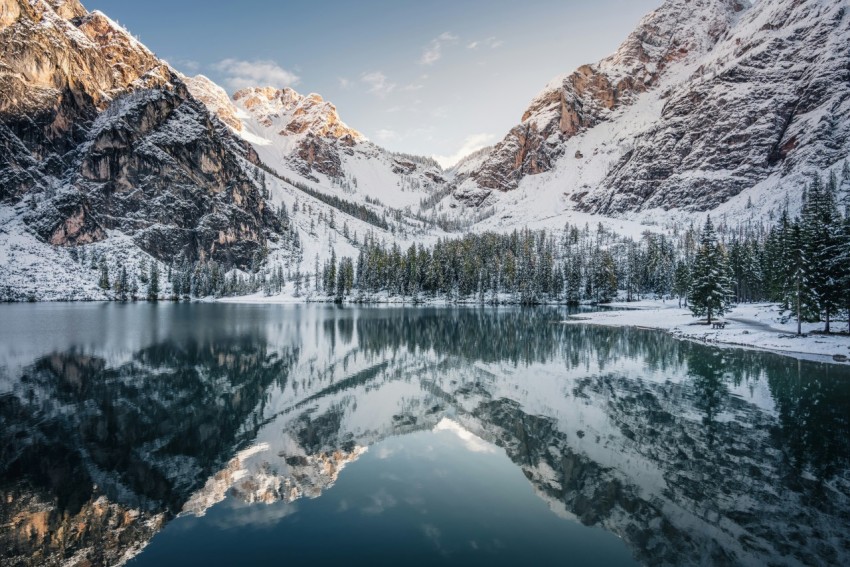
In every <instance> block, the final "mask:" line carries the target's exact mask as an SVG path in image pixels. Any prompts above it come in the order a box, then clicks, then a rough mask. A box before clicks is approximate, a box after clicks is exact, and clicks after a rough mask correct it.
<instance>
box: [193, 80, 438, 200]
mask: <svg viewBox="0 0 850 567" xmlns="http://www.w3.org/2000/svg"><path fill="white" fill-rule="evenodd" d="M184 80H185V81H186V84H187V86H188V87H189V90H190V91H191V92H192V93H193V94H194V95H195V97H196V98H198V99H199V100H202V101H203V102H204V103H205V104H206V105H207V107H208V108H209V110H210V111H211V112H214V113H215V114H217V115H218V116H219V118H221V119H222V121H224V122H225V123H226V124H227V125H228V126H230V127H231V128H232V129H233V130H234V132H235V133H236V134H237V135H239V136H240V137H242V138H243V139H244V140H246V141H248V142H250V143H251V144H252V145H253V147H254V149H255V150H256V151H257V153H258V155H259V156H260V158H261V159H262V160H263V161H264V162H265V163H267V164H268V165H270V166H271V167H273V168H275V169H276V170H278V171H280V172H282V173H287V172H289V173H290V174H294V175H297V176H299V177H301V178H302V179H303V180H305V181H307V182H312V183H314V184H318V187H317V188H319V189H320V190H324V191H328V190H331V191H333V192H340V190H342V192H343V193H346V194H348V197H347V198H351V199H355V200H361V201H362V200H365V198H366V197H369V198H370V199H378V200H379V201H380V202H382V203H384V204H386V205H389V206H392V207H395V208H404V207H408V206H409V207H417V206H418V204H419V201H420V199H422V198H424V197H427V196H428V195H429V194H430V193H431V192H433V191H434V190H436V189H438V188H439V187H441V186H442V185H443V184H444V183H445V174H444V172H443V171H442V169H441V168H440V166H439V165H438V164H437V163H436V162H435V161H434V160H432V159H429V158H422V157H419V156H406V155H402V154H395V153H392V152H389V151H387V150H385V149H383V148H381V147H380V146H377V145H375V144H373V143H372V142H370V141H369V140H368V139H367V138H366V137H365V136H364V135H363V134H361V133H360V132H358V131H357V130H355V129H353V128H351V127H349V126H348V125H347V124H345V123H344V122H343V121H342V120H341V119H340V117H339V114H338V113H337V109H336V106H334V105H333V104H332V103H331V102H329V101H326V100H324V99H323V98H322V97H321V96H320V95H318V94H315V93H313V94H309V95H302V94H299V93H298V92H296V91H295V90H293V89H291V88H288V87H285V88H282V89H277V88H273V87H252V88H247V89H242V90H239V91H237V92H236V93H234V95H233V97H232V100H229V99H227V95H226V93H225V92H224V90H223V89H221V88H220V87H218V86H217V85H215V84H214V83H212V81H210V80H209V79H208V78H206V77H204V76H201V75H199V76H196V77H191V78H184Z"/></svg>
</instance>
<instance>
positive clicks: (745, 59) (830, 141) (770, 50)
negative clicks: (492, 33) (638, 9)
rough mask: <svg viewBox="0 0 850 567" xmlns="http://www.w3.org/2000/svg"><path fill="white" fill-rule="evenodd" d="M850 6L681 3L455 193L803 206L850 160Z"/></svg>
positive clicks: (528, 122)
mask: <svg viewBox="0 0 850 567" xmlns="http://www.w3.org/2000/svg"><path fill="white" fill-rule="evenodd" d="M848 7H850V3H848V2H847V0H804V1H796V0H760V1H759V2H755V3H753V4H752V5H750V4H749V3H748V2H746V1H745V0H695V1H690V0H667V1H666V2H664V4H663V5H662V6H661V7H660V8H659V9H657V10H656V11H654V12H652V13H651V14H649V15H648V16H646V17H645V18H644V19H643V20H642V21H641V23H640V24H639V25H638V27H637V29H636V30H635V31H634V32H633V33H632V34H631V35H630V36H629V37H628V38H627V39H626V41H625V42H624V43H623V44H622V45H621V46H620V48H619V49H618V50H617V51H616V52H615V53H614V54H613V55H611V56H610V57H607V58H605V59H603V60H602V61H600V62H598V63H596V64H592V65H585V66H583V67H580V68H579V69H578V70H576V71H575V72H574V73H572V74H570V75H567V76H565V77H559V78H557V79H555V80H554V81H552V82H551V83H550V85H549V86H547V87H546V88H545V89H544V90H543V91H542V92H541V93H540V94H539V95H538V96H537V97H536V98H535V99H534V100H533V101H532V103H531V104H530V106H529V108H528V109H527V110H526V111H525V113H524V114H523V117H522V122H521V124H520V125H518V126H516V127H515V128H513V129H512V130H511V131H510V132H509V133H508V135H507V136H506V137H505V138H504V140H502V142H500V143H499V144H497V145H496V146H495V147H494V149H493V150H492V152H491V153H490V155H489V157H488V158H487V159H486V160H485V161H484V163H483V164H482V165H481V166H480V167H479V168H478V169H477V170H476V171H474V172H473V173H472V174H471V175H470V177H469V178H467V179H466V180H464V181H463V182H462V183H460V184H459V186H458V188H457V189H456V191H455V192H454V197H455V199H456V200H459V201H461V202H463V203H465V204H467V205H470V206H481V205H485V206H490V205H496V206H497V210H500V211H501V210H510V211H511V212H512V213H513V214H514V215H517V214H519V215H522V211H523V210H524V209H525V208H527V207H532V208H533V207H534V202H535V201H536V202H540V201H545V202H546V203H547V207H546V210H547V211H550V212H549V214H551V211H553V210H555V211H559V212H562V213H567V212H569V211H572V210H581V211H586V212H592V213H601V214H604V215H622V216H625V215H629V216H632V217H633V213H635V212H638V213H640V215H639V216H649V215H650V213H651V211H652V210H670V209H678V210H683V211H708V210H712V209H718V208H719V209H720V210H721V211H724V212H730V213H732V214H734V213H735V212H737V211H740V209H742V208H743V207H742V206H741V205H743V204H744V203H745V202H746V200H747V199H748V198H749V199H750V200H752V202H753V203H754V204H755V205H756V206H757V208H759V209H760V210H762V211H767V210H769V209H770V208H771V207H775V206H776V205H777V204H778V203H781V202H782V201H784V199H785V198H786V194H788V193H790V200H791V203H792V206H793V205H795V204H796V203H797V202H798V201H799V193H800V191H799V189H800V185H801V183H800V181H801V179H802V178H803V176H804V174H807V173H810V172H812V171H821V172H823V171H824V170H826V169H828V168H831V167H839V166H840V165H841V163H842V161H843V160H844V159H846V158H847V156H848V154H850V80H848V79H850V70H848V69H850V52H848V50H847V49H846V45H848V43H850V12H849V11H848ZM514 191H520V192H523V191H525V192H526V193H527V197H526V198H524V199H523V200H522V202H517V201H516V200H515V199H510V198H508V197H507V195H505V193H510V192H514ZM506 200H507V203H509V204H503V205H501V206H500V203H505V201H506ZM526 216H527V217H530V218H534V217H536V216H538V215H537V213H535V212H534V211H532V210H529V211H528V214H527V215H526Z"/></svg>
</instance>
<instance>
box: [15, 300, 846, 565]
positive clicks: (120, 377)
mask: <svg viewBox="0 0 850 567" xmlns="http://www.w3.org/2000/svg"><path fill="white" fill-rule="evenodd" d="M192 307H193V309H189V310H174V311H173V312H170V311H167V310H164V311H162V312H160V313H159V314H158V315H157V318H156V322H155V324H156V325H157V340H154V341H153V342H151V341H147V343H146V344H140V345H139V347H138V348H135V349H131V352H130V353H129V354H128V355H126V356H123V357H120V359H119V360H113V358H114V357H111V356H110V353H100V352H99V351H98V348H96V347H95V348H88V349H83V348H80V347H78V346H73V347H69V348H68V349H65V350H54V351H51V352H46V353H43V354H41V355H40V356H38V357H37V358H36V359H35V360H33V361H32V362H31V363H29V364H26V365H25V367H24V370H23V371H22V372H21V374H20V375H18V376H13V377H9V379H8V380H7V381H6V382H8V384H9V385H10V386H9V387H8V388H7V390H8V391H7V392H6V393H5V394H3V395H0V425H1V426H2V427H0V438H2V448H0V451H2V453H0V457H2V459H0V463H2V464H0V467H2V468H0V474H2V477H0V490H2V502H0V521H2V525H3V528H2V532H0V547H2V549H3V551H2V554H3V555H2V562H3V563H13V564H15V563H20V564H33V565H35V564H43V563H51V562H54V563H58V562H61V561H63V560H66V559H69V558H78V559H79V558H86V559H87V560H89V561H91V562H93V563H115V562H118V561H121V560H122V558H126V557H128V556H130V555H132V554H133V553H135V552H136V551H137V550H138V548H139V547H140V546H141V545H143V544H144V543H145V542H146V541H148V540H149V539H150V538H151V537H152V536H153V534H154V533H156V532H157V531H158V530H160V529H161V528H162V526H163V525H164V524H165V523H166V522H168V521H169V520H170V519H171V518H172V517H174V515H176V514H177V513H179V512H180V511H181V510H183V508H184V506H185V505H186V503H187V501H189V500H190V499H193V503H194V502H197V501H200V500H198V494H199V493H203V490H204V487H206V486H209V485H210V482H211V479H213V478H219V479H224V480H222V482H223V483H225V484H224V486H225V488H227V486H229V485H227V484H226V482H225V481H226V480H227V479H226V477H227V475H226V474H224V476H222V474H223V472H222V471H227V470H228V466H230V465H228V463H230V462H232V460H233V458H234V454H235V453H236V452H237V451H238V450H240V449H243V448H245V447H246V446H248V445H250V444H251V443H252V442H253V441H254V439H255V438H256V437H257V436H258V433H259V432H261V431H264V430H269V431H272V432H278V433H276V435H278V436H279V435H280V433H279V432H282V433H283V437H285V438H286V439H289V440H291V442H290V441H287V443H290V445H286V447H288V448H287V449H281V450H280V451H278V453H279V454H278V456H277V457H275V456H274V451H271V453H272V455H271V456H268V457H264V458H265V459H267V460H266V461H264V462H263V465H262V467H261V468H262V470H263V471H264V473H263V474H264V475H266V477H275V476H276V477H279V481H278V482H276V483H274V484H273V486H274V487H277V488H274V490H272V491H271V492H269V493H267V495H266V497H265V498H267V499H268V498H271V499H281V500H285V499H287V498H294V497H296V496H293V495H296V494H300V493H302V492H303V491H304V490H307V488H305V486H304V483H305V482H308V480H309V479H308V477H309V474H308V473H307V472H305V471H306V469H305V467H307V466H308V464H310V463H319V462H320V464H321V466H322V467H324V468H323V469H322V470H325V472H326V474H330V475H331V476H329V477H328V479H326V480H325V481H323V482H325V483H331V482H333V479H335V478H336V474H338V470H337V469H336V468H334V467H335V465H334V464H333V460H334V459H335V458H336V459H337V460H339V459H345V458H356V451H357V447H361V446H368V445H370V444H373V443H375V442H378V441H380V440H381V439H383V438H386V437H387V436H390V435H398V434H403V433H406V432H410V431H417V430H421V429H430V428H433V427H434V426H435V424H436V423H438V422H439V420H440V419H442V418H443V417H444V416H446V415H450V416H452V418H453V419H456V420H458V422H459V423H461V424H462V425H463V427H464V428H466V429H468V430H469V431H471V432H472V433H474V434H475V435H477V436H479V437H481V438H483V439H485V440H488V441H491V442H493V443H495V444H496V445H498V446H500V447H502V448H503V449H504V450H505V452H506V453H507V455H508V456H509V457H510V459H511V460H512V461H513V462H514V463H515V464H516V466H518V467H520V468H521V469H522V470H523V472H524V474H525V475H526V477H527V478H528V479H529V481H530V482H531V483H532V484H533V485H534V486H535V489H536V490H537V492H538V494H540V495H541V496H542V497H544V498H545V499H547V500H549V501H551V502H552V503H554V504H555V505H557V506H560V507H563V508H564V509H565V510H566V511H568V512H570V513H572V514H574V515H575V516H576V517H577V518H578V519H579V520H580V521H581V522H583V523H586V524H588V525H600V526H603V527H605V528H606V529H608V530H609V531H612V532H614V533H616V534H618V535H619V536H620V537H622V538H623V539H624V540H625V541H626V542H628V544H629V545H630V546H631V547H632V549H633V551H634V554H635V556H636V557H637V558H638V559H639V560H641V561H642V562H646V563H653V564H681V563H682V562H691V561H693V558H694V557H702V558H703V560H704V561H705V562H710V563H719V564H724V563H727V564H737V563H749V562H754V563H767V562H774V563H780V564H781V563H793V562H795V561H799V562H803V563H806V562H813V563H836V562H838V563H842V562H847V561H848V560H850V556H848V553H850V544H848V540H847V537H848V536H847V535H846V534H847V530H846V528H847V527H848V526H850V502H848V495H850V478H848V469H849V468H850V467H848V464H849V463H848V458H850V446H849V445H848V444H850V424H848V420H849V419H850V417H848V416H850V372H848V369H847V367H841V366H836V365H830V364H823V363H816V362H807V361H796V360H792V359H789V358H785V357H781V356H777V355H772V354H766V353H761V352H755V351H747V350H739V349H719V348H714V347H710V346H704V345H699V344H695V343H690V342H681V341H678V340H675V339H672V338H670V337H669V336H667V335H665V334H663V333H658V332H653V331H644V330H639V329H610V328H603V327H595V326H583V325H574V324H570V325H565V324H561V322H560V321H561V320H562V319H563V317H564V313H563V312H561V311H558V310H552V309H534V310H519V309H511V310H497V309H440V308H421V309H404V308H399V309H347V308H346V309H330V308H325V307H317V308H297V309H295V308H285V309H279V310H275V309H274V308H267V309H266V310H265V311H261V310H257V309H251V310H247V309H246V310H244V311H239V310H234V308H233V307H228V306H217V305H206V306H205V305H197V306H192ZM216 310H219V311H216ZM198 312H203V313H218V314H219V315H221V317H213V318H212V319H211V320H210V326H213V327H215V329H216V330H215V332H211V331H210V328H208V326H199V328H197V329H194V328H192V327H191V320H192V319H193V318H195V317H196V316H197V313H198ZM144 317H147V318H149V317H150V313H149V312H145V315H144ZM187 321H188V323H187ZM137 324H139V325H142V324H151V325H153V324H154V323H152V322H151V321H150V320H149V319H145V318H143V317H142V316H141V315H140V320H139V321H137ZM57 332H61V329H60V330H59V331H57ZM0 362H2V361H0ZM0 367H2V364H0ZM393 384H396V385H400V386H404V387H403V388H398V389H397V392H400V393H396V394H392V392H396V390H394V389H392V388H390V386H391V385H393ZM547 388H548V389H547ZM380 392H384V393H383V394H381V395H380V396H379V395H378V394H379V393H380ZM388 396H390V397H388ZM392 396H394V397H392ZM357 412H372V414H373V415H376V416H382V415H386V418H381V424H380V426H378V427H373V428H371V429H370V430H368V431H366V430H362V429H358V426H356V425H355V420H352V419H351V416H352V415H355V414H357ZM382 412H383V413H382ZM293 443H294V445H295V447H296V449H293V446H292V444H293ZM603 450H604V451H603ZM334 455H336V457H334ZM347 455H348V456H351V455H354V456H351V457H347ZM601 455H605V457H604V458H602V457H601ZM611 455H614V456H613V457H612V456H611ZM317 459H318V460H317ZM310 466H313V465H310ZM329 467H330V468H329ZM331 469H332V470H331ZM258 470H259V469H258ZM328 470H331V472H330V473H327V471H328ZM311 474H312V473H311ZM323 474H325V473H323ZM264 478H265V477H264ZM305 479H307V480H305ZM299 483H300V484H299ZM234 490H235V489H234ZM299 490H301V491H302V492H299ZM311 490H313V491H314V492H316V493H321V486H318V485H316V486H313V487H312V488H311ZM199 491H200V492H199ZM246 498H247V496H246ZM252 501H253V500H252ZM193 505H194V504H193Z"/></svg>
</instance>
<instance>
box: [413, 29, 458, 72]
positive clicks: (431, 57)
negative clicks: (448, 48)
mask: <svg viewBox="0 0 850 567" xmlns="http://www.w3.org/2000/svg"><path fill="white" fill-rule="evenodd" d="M458 39H459V38H458V36H456V35H455V34H453V33H451V32H443V33H441V34H440V35H438V36H437V37H436V38H434V39H432V40H431V43H429V44H428V47H426V48H425V51H423V52H422V57H420V58H419V64H420V65H433V64H434V63H436V62H437V61H439V60H440V59H441V58H442V57H443V45H444V44H446V43H456V42H457V41H458Z"/></svg>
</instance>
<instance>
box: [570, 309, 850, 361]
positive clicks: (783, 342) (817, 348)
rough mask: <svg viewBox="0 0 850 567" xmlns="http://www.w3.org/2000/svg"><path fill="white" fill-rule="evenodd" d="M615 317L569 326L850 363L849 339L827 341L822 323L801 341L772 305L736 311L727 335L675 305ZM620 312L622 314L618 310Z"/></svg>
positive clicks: (585, 318)
mask: <svg viewBox="0 0 850 567" xmlns="http://www.w3.org/2000/svg"><path fill="white" fill-rule="evenodd" d="M611 306H612V307H615V308H618V309H616V310H613V311H600V312H596V313H582V314H581V315H576V316H573V317H570V319H568V320H567V321H566V322H567V323H580V324H589V325H607V326H612V327H641V328H648V329H661V330H665V331H668V332H669V333H671V334H672V335H673V336H675V337H679V338H682V339H690V340H695V341H701V342H707V343H718V344H728V345H737V346H745V347H752V348H758V349H765V350H772V351H779V352H782V353H786V354H791V355H793V356H796V357H798V358H814V359H818V360H829V361H835V362H844V363H846V362H847V360H848V359H850V335H847V334H843V335H836V334H833V335H823V334H820V333H819V331H822V330H823V323H803V336H799V337H798V336H797V335H796V332H797V322H796V321H795V320H794V319H793V318H788V317H784V316H783V313H781V312H780V309H779V306H778V305H776V304H773V303H751V304H742V305H738V306H736V307H734V308H733V309H732V310H731V311H729V312H728V313H726V315H724V316H723V317H721V318H720V320H721V321H725V322H726V328H724V329H712V328H711V326H710V325H706V324H705V322H704V320H700V319H698V318H697V317H694V315H693V313H691V311H690V310H689V309H683V308H680V307H678V303H677V301H676V300H668V301H666V302H662V301H638V302H631V303H612V304H611ZM619 308H622V309H619ZM832 330H833V331H834V332H835V331H841V332H846V331H847V322H846V321H840V322H838V323H837V324H833V327H832Z"/></svg>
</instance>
